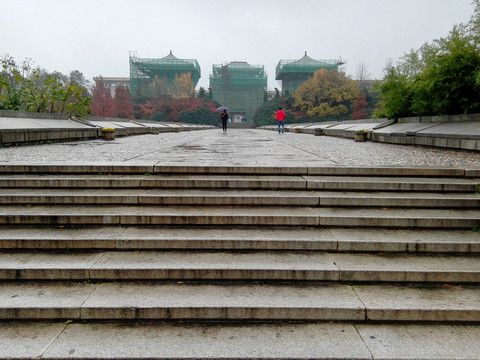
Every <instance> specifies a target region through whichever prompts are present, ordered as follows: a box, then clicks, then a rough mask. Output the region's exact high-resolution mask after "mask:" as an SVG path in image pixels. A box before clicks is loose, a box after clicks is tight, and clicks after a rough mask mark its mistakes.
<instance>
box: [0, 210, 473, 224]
mask: <svg viewBox="0 0 480 360" xmlns="http://www.w3.org/2000/svg"><path fill="white" fill-rule="evenodd" d="M73 208H75V209H74V210H72V209H73ZM106 209H109V211H108V212H107V213H105V212H104V209H102V208H101V207H82V208H81V209H79V208H76V207H71V206H65V205H59V206H50V207H48V209H47V207H35V206H33V207H25V211H24V209H23V208H19V207H18V206H3V207H1V206H0V212H1V215H0V225H13V224H18V225H58V226H66V225H69V226H73V225H119V226H122V225H143V226H145V225H148V226H150V225H171V226H180V225H181V226H193V225H200V226H239V225H240V226H258V225H262V226H333V227H388V228H454V229H461V228H463V229H472V228H475V227H478V226H479V225H480V212H478V211H475V210H439V209H410V210H407V211H403V209H402V208H392V209H377V208H368V209H363V211H362V212H360V209H357V208H354V209H349V208H327V207H285V208H281V207H267V206H260V207H228V206H227V207H213V208H212V207H208V206H207V207H197V208H195V209H196V210H195V212H192V211H193V210H192V209H191V208H189V207H188V206H187V207H181V206H179V207H168V206H157V207H151V206H148V207H147V206H142V207H134V208H129V207H128V206H127V207H125V206H123V207H122V206H116V207H114V208H113V210H115V211H112V209H111V207H106ZM212 209H214V210H215V211H213V213H212ZM202 211H203V213H202ZM221 211H223V212H221Z"/></svg>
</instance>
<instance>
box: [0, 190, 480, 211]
mask: <svg viewBox="0 0 480 360" xmlns="http://www.w3.org/2000/svg"><path fill="white" fill-rule="evenodd" d="M0 204H5V205H21V204H25V205H26V204H31V205H33V204H43V205H46V204H51V205H60V204H62V205H204V206H213V205H215V206H216V205H220V206H241V205H245V206H260V205H266V206H349V207H415V208H480V195H478V194H474V193H468V194H467V193H405V192H402V193H396V192H373V193H372V192H369V193H367V192H344V191H305V190H281V191H273V190H233V189H231V190H225V189H217V190H214V189H148V190H146V189H18V188H17V189H2V188H0Z"/></svg>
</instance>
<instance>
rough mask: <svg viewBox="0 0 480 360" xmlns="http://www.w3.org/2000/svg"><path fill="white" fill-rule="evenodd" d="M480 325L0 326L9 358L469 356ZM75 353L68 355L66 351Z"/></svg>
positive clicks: (423, 359) (2, 352)
mask: <svg viewBox="0 0 480 360" xmlns="http://www.w3.org/2000/svg"><path fill="white" fill-rule="evenodd" d="M479 338H480V327H478V326H469V325H467V326H464V325H461V324H460V325H458V324H457V325H441V324H429V325H415V324H404V325H399V324H394V325H388V324H378V325H376V324H355V323H327V322H318V323H311V324H301V323H300V324H290V323H273V324H261V323H260V324H248V325H247V324H218V323H200V324H185V323H177V324H174V323H155V324H151V323H150V324H149V323H137V324H130V325H121V324H115V323H100V324H91V323H87V324H77V323H73V324H72V323H67V324H64V323H61V322H30V323H15V322H13V323H12V322H10V323H0V343H2V344H3V345H4V346H3V347H2V348H1V349H0V357H1V358H8V359H18V360H20V359H24V360H27V359H28V360H33V359H43V358H45V359H58V360H63V359H71V358H72V356H75V359H82V360H83V359H85V360H87V359H92V358H95V359H98V360H111V359H137V360H143V359H145V360H147V359H163V360H173V359H179V358H181V359H190V360H202V359H214V360H218V359H231V360H254V359H263V360H273V359H277V360H286V359H289V360H305V359H330V360H341V359H382V358H395V359H399V360H401V359H417V360H427V359H428V360H431V359H433V358H436V359H439V358H442V359H451V360H455V359H467V358H468V359H475V358H478V354H479V353H480V346H479V342H478V339H479ZM73 350H74V351H73Z"/></svg>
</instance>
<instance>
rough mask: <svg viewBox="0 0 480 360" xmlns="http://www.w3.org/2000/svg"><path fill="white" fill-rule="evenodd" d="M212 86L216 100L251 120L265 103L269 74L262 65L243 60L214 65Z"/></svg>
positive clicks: (231, 111)
mask: <svg viewBox="0 0 480 360" xmlns="http://www.w3.org/2000/svg"><path fill="white" fill-rule="evenodd" d="M210 86H211V88H212V94H213V99H214V100H216V101H218V102H219V103H220V104H221V105H223V106H226V107H228V108H229V111H230V113H231V114H242V115H245V117H246V119H247V120H250V121H251V120H252V118H253V113H254V112H255V110H256V109H257V107H259V106H260V105H261V104H262V103H263V98H264V94H265V91H266V89H267V74H266V73H265V69H264V67H263V66H262V65H250V64H248V63H247V62H243V61H235V62H230V63H228V64H226V65H213V66H212V74H211V75H210Z"/></svg>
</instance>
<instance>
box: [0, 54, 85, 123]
mask: <svg viewBox="0 0 480 360" xmlns="http://www.w3.org/2000/svg"><path fill="white" fill-rule="evenodd" d="M0 64H1V70H0V110H19V111H27V112H40V113H51V114H68V115H76V116H85V115H88V114H89V113H90V102H91V99H90V96H89V93H88V86H89V83H88V81H87V80H86V79H85V78H84V76H83V74H82V73H81V72H79V71H78V70H75V71H72V72H71V73H70V74H69V75H68V76H67V75H64V74H62V73H60V72H57V71H55V72H53V73H50V72H48V71H47V70H45V69H42V68H40V67H38V66H37V67H33V66H32V62H31V60H30V59H26V60H24V61H23V62H22V63H20V64H17V63H16V62H15V60H14V59H13V58H12V57H10V56H7V55H6V56H4V57H3V58H2V59H0Z"/></svg>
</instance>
